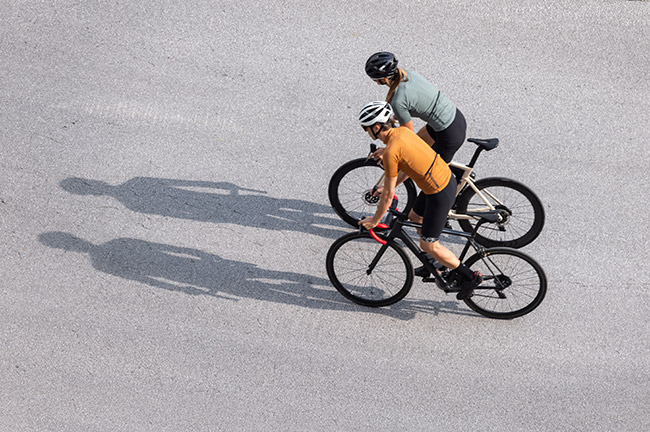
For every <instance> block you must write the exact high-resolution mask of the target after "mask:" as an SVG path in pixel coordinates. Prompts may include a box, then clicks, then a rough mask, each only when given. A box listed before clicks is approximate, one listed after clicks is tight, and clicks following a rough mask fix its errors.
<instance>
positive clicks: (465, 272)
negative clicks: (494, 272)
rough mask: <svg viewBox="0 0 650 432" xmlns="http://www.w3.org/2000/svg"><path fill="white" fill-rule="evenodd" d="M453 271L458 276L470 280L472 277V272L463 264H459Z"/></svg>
mask: <svg viewBox="0 0 650 432" xmlns="http://www.w3.org/2000/svg"><path fill="white" fill-rule="evenodd" d="M454 272H456V273H457V274H459V275H460V276H462V277H463V279H465V280H468V281H470V280H472V279H474V272H473V271H471V270H470V269H469V267H467V266H466V265H465V264H461V265H459V266H458V267H456V269H454Z"/></svg>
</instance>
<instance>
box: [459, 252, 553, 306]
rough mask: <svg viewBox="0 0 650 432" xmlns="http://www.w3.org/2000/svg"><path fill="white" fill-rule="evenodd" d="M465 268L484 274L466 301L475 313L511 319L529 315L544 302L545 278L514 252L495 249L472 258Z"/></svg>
mask: <svg viewBox="0 0 650 432" xmlns="http://www.w3.org/2000/svg"><path fill="white" fill-rule="evenodd" d="M465 265H467V267H470V268H471V269H472V270H473V271H480V272H481V273H482V274H483V283H481V285H479V286H478V287H477V288H476V289H475V290H474V294H473V295H472V296H471V297H470V298H468V299H466V300H465V303H466V304H467V306H469V307H470V308H471V309H472V310H474V311H476V312H478V313H480V314H481V315H484V316H486V317H488V318H498V319H511V318H517V317H520V316H522V315H526V314H527V313H529V312H531V311H532V310H533V309H535V308H536V307H537V306H539V304H540V303H541V302H542V300H544V296H545V295H546V275H545V274H544V270H543V269H542V267H541V266H540V265H539V264H538V263H537V262H536V261H535V260H534V259H532V258H531V257H529V256H528V255H526V254H524V253H523V252H521V251H518V250H516V249H511V248H493V249H487V250H486V251H485V256H482V255H481V254H478V253H477V254H475V255H472V256H471V257H469V258H468V259H467V261H465Z"/></svg>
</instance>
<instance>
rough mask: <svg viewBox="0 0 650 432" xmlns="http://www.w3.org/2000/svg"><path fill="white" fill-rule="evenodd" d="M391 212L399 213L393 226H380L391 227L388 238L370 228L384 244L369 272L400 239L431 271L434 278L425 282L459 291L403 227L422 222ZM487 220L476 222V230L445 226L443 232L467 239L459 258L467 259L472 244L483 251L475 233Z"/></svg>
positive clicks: (414, 225)
mask: <svg viewBox="0 0 650 432" xmlns="http://www.w3.org/2000/svg"><path fill="white" fill-rule="evenodd" d="M389 212H390V213H391V214H393V215H398V217H396V218H395V219H394V222H393V223H392V224H391V227H390V228H389V227H388V226H387V225H383V226H382V227H380V228H383V227H386V228H389V229H390V232H389V233H388V235H387V236H385V238H386V240H383V239H381V238H380V237H378V236H377V235H376V234H375V233H374V231H373V230H370V231H369V232H370V235H371V236H372V237H373V238H374V239H375V240H376V241H378V242H379V243H381V244H382V246H381V247H380V248H379V251H378V252H377V255H376V256H375V258H374V259H373V260H372V262H371V263H370V265H369V266H368V270H367V273H368V274H370V273H372V271H373V270H374V268H375V267H376V266H377V263H378V262H379V260H380V259H381V257H382V256H383V255H384V252H386V249H388V243H389V242H391V241H392V240H394V239H400V240H401V241H402V242H403V243H404V245H405V246H406V247H407V248H408V249H409V250H410V251H411V252H412V253H413V255H415V256H416V257H417V258H418V259H419V260H420V261H421V262H422V264H423V265H424V267H425V268H426V269H427V270H428V271H429V273H430V274H431V275H433V278H424V281H425V282H435V283H436V285H437V286H438V288H440V289H442V290H443V291H445V292H447V293H449V292H457V291H458V290H459V289H458V288H454V287H451V286H450V285H449V283H448V282H447V281H445V280H444V279H443V278H442V276H440V273H438V269H436V268H435V267H434V265H433V264H432V263H431V262H430V261H429V258H428V256H427V253H426V252H424V251H423V250H422V249H420V247H419V246H418V245H416V244H415V242H414V241H413V239H412V238H411V237H410V236H409V235H408V234H407V233H406V232H405V231H404V229H403V227H411V228H416V229H419V228H422V225H421V224H418V223H415V222H411V221H409V220H407V219H406V215H404V214H403V213H399V212H396V211H393V210H392V209H391V210H389ZM484 222H485V220H480V221H479V223H477V224H476V227H475V228H474V232H472V233H471V234H470V233H466V232H464V231H456V230H452V229H448V228H444V229H443V230H442V233H443V234H449V235H453V236H458V237H463V238H466V239H467V243H465V247H464V248H463V251H462V252H461V254H460V256H459V257H458V259H459V260H460V261H461V262H463V260H464V259H465V256H466V255H467V252H468V251H469V248H470V246H471V247H472V248H473V249H474V250H475V251H476V252H477V253H482V252H483V251H484V250H485V248H484V247H483V246H481V245H479V244H478V243H476V241H475V240H474V238H473V237H474V235H475V233H476V231H477V229H478V227H479V226H480V225H482V224H483V223H484Z"/></svg>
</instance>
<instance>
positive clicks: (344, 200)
mask: <svg viewBox="0 0 650 432" xmlns="http://www.w3.org/2000/svg"><path fill="white" fill-rule="evenodd" d="M379 170H382V171H383V168H382V167H381V166H380V165H379V164H378V163H377V162H376V161H375V160H374V159H366V158H360V159H354V160H351V161H349V162H347V163H345V164H343V165H341V167H339V168H338V169H337V170H336V171H335V172H334V174H333V175H332V178H331V179H330V182H329V186H328V195H329V200H330V204H331V205H332V208H333V209H334V211H335V212H336V214H338V215H339V217H340V218H341V219H343V220H344V221H345V222H346V223H348V224H350V225H352V226H353V227H357V226H358V223H359V221H360V220H361V218H363V217H366V216H372V215H373V214H374V213H375V210H376V207H377V204H378V202H379V198H378V197H372V194H371V191H372V188H373V187H374V186H375V184H376V182H377V180H378V179H379V177H380V171H379ZM395 195H397V198H398V206H399V209H400V211H402V212H405V213H406V214H408V212H409V211H410V210H411V209H412V208H413V205H414V204H415V198H416V197H417V191H416V188H415V183H413V180H411V179H407V180H406V181H405V182H404V183H402V184H401V185H399V186H397V188H396V189H395Z"/></svg>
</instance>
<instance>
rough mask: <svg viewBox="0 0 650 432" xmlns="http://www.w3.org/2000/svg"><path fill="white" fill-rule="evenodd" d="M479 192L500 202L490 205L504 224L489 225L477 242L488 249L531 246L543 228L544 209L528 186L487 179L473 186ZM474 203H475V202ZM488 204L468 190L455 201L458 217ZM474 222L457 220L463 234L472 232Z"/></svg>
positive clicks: (501, 179) (478, 234) (497, 179)
mask: <svg viewBox="0 0 650 432" xmlns="http://www.w3.org/2000/svg"><path fill="white" fill-rule="evenodd" d="M474 184H475V185H476V188H477V189H479V190H480V191H485V190H489V192H490V193H491V194H492V195H494V196H496V198H497V199H498V200H499V201H500V202H501V204H499V203H498V202H497V201H495V200H493V199H491V198H490V202H491V204H492V205H493V206H495V207H496V208H497V209H499V210H501V212H502V215H503V216H504V218H505V222H503V223H498V224H496V223H494V224H491V223H486V224H484V225H483V226H481V227H480V228H479V230H478V232H477V233H476V237H475V240H476V241H477V242H478V243H480V244H482V245H483V246H485V247H512V248H521V247H524V246H526V245H528V244H530V243H532V242H533V241H534V240H535V239H536V238H537V237H538V236H539V234H540V233H541V232H542V228H544V221H545V215H544V206H543V205H542V202H541V201H540V199H539V198H538V197H537V195H536V194H535V192H533V191H532V190H531V189H530V188H529V187H527V186H526V185H524V184H522V183H520V182H518V181H515V180H511V179H508V178H503V177H488V178H484V179H480V180H478V181H476V182H475V183H474ZM472 199H474V201H472ZM479 206H480V207H483V208H485V203H484V202H483V201H482V200H481V199H480V198H479V197H478V195H477V194H476V192H475V191H474V189H472V188H471V187H467V188H466V189H465V190H464V191H463V192H462V193H461V194H460V196H459V197H458V198H457V199H456V213H457V214H463V213H465V212H467V211H468V210H469V211H478V209H477V207H479ZM476 222H477V221H475V220H458V223H459V224H460V227H461V229H462V230H463V231H466V232H472V231H473V230H474V226H475V225H476Z"/></svg>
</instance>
